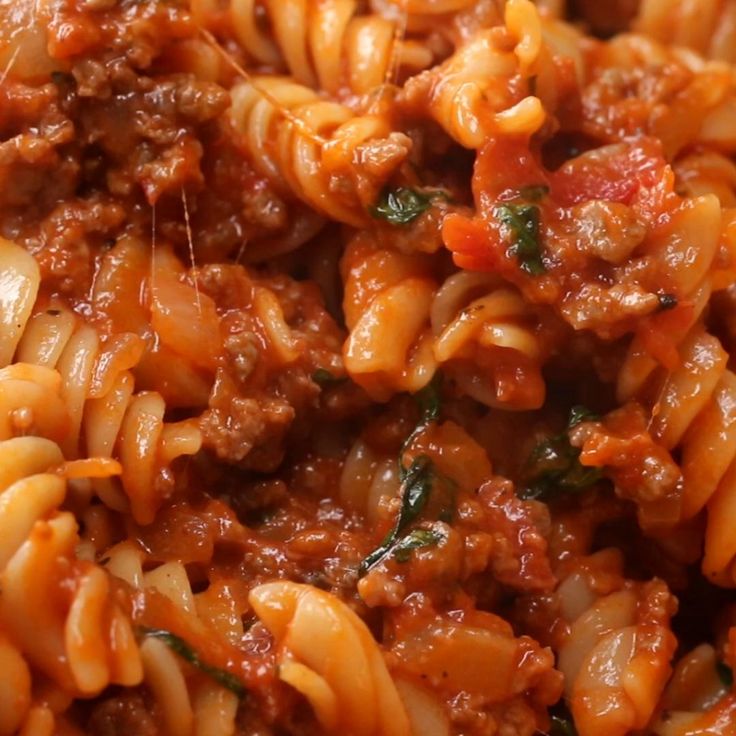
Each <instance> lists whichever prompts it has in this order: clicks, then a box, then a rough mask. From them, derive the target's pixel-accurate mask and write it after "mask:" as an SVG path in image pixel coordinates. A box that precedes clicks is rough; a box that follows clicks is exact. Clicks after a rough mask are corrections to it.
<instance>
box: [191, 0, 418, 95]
mask: <svg viewBox="0 0 736 736" xmlns="http://www.w3.org/2000/svg"><path fill="white" fill-rule="evenodd" d="M210 10H211V9H210V8H208V7H207V3H205V2H201V1H200V2H193V3H192V11H193V13H194V15H195V17H196V18H198V20H199V21H200V22H201V23H202V24H203V25H205V26H209V25H212V22H211V16H212V15H213V13H211V12H210ZM259 11H262V12H264V13H265V16H266V17H267V18H268V22H269V25H270V27H271V32H270V33H269V32H264V31H262V30H261V28H260V26H259V17H258V15H259ZM357 11H358V3H357V2H355V1H354V0H347V2H344V1H343V2H341V1H340V0H328V2H321V3H308V2H303V1H301V2H300V1H297V2H291V3H289V2H287V3H283V2H281V3H278V2H266V3H264V4H263V5H262V6H261V5H259V4H258V3H257V2H255V0H235V2H232V3H231V4H230V7H229V15H230V22H231V23H232V31H233V32H234V34H235V36H236V38H237V39H238V42H239V43H240V45H241V47H242V48H243V50H244V51H245V52H246V53H247V54H248V55H249V56H251V57H253V59H254V60H255V61H256V62H257V63H260V64H264V65H267V66H270V67H276V68H278V67H281V66H285V67H286V69H287V71H288V72H289V74H290V75H291V76H292V77H293V78H294V80H295V81H296V82H298V83H299V84H303V85H307V86H309V87H318V88H319V89H322V90H324V91H325V92H328V93H329V94H330V95H340V93H341V92H343V91H344V90H349V91H350V92H352V93H355V94H358V95H363V94H366V93H368V92H372V91H373V90H374V89H376V88H377V87H380V86H381V85H382V84H384V83H386V82H389V81H393V74H394V72H395V71H396V72H398V71H399V70H400V69H401V68H402V67H403V68H404V69H407V70H410V71H418V70H420V69H423V68H425V67H427V66H429V65H430V64H431V63H432V54H431V52H429V50H428V49H426V48H424V47H423V46H422V45H421V44H420V43H418V42H416V41H411V40H405V41H401V42H400V43H398V44H395V43H394V41H395V37H396V33H397V28H396V27H395V25H394V24H393V23H392V22H391V21H390V20H388V19H386V18H383V17H382V16H380V15H377V14H358V12H357ZM260 25H262V23H261V24H260Z"/></svg>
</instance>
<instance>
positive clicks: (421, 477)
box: [360, 455, 433, 575]
mask: <svg viewBox="0 0 736 736" xmlns="http://www.w3.org/2000/svg"><path fill="white" fill-rule="evenodd" d="M432 481H433V468H432V461H431V460H430V459H429V458H428V457H427V456H426V455H420V456H419V457H417V458H415V459H414V462H413V463H412V464H411V466H410V467H409V468H408V469H407V470H406V473H405V475H404V477H403V479H402V481H401V489H400V493H401V507H400V509H399V514H398V516H397V517H396V523H395V524H394V527H393V529H392V530H391V531H390V532H389V533H388V534H387V535H386V538H385V539H384V540H383V542H381V544H380V545H379V546H378V547H377V548H376V549H374V550H373V552H371V553H370V554H369V555H368V556H367V557H366V558H365V559H364V560H363V562H361V563H360V574H361V575H365V573H367V572H368V570H370V569H371V568H372V567H373V566H374V565H376V564H378V563H379V562H380V561H381V560H382V559H383V558H384V557H386V555H388V554H389V552H390V551H391V549H392V548H393V546H394V545H395V544H396V543H397V542H398V540H399V538H400V537H401V535H402V534H403V533H404V532H405V531H406V529H407V528H408V527H409V526H410V525H411V524H412V523H413V522H415V521H416V520H417V519H418V518H419V515H420V514H421V513H422V511H423V510H424V507H425V506H426V505H427V501H428V500H429V494H430V493H431V491H432Z"/></svg>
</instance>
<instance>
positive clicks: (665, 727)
mask: <svg viewBox="0 0 736 736" xmlns="http://www.w3.org/2000/svg"><path fill="white" fill-rule="evenodd" d="M734 708H736V702H735V701H734V697H733V695H732V694H731V693H729V691H728V687H727V686H726V685H725V684H724V682H723V681H722V680H721V678H720V677H719V676H718V658H717V653H716V650H715V649H714V647H713V646H711V645H710V644H700V645H699V646H697V647H695V648H694V649H692V650H690V651H689V652H687V653H686V654H685V655H684V656H682V657H681V658H680V659H679V660H678V662H677V664H676V665H675V668H674V672H673V674H672V679H671V680H670V682H669V683H668V685H667V688H666V690H665V693H664V695H663V697H662V713H661V714H660V715H659V717H658V718H657V720H656V722H655V723H654V725H653V728H652V731H653V733H655V734H657V736H687V735H688V734H696V733H698V732H700V733H707V732H708V731H709V730H712V731H716V732H717V731H718V729H719V728H720V727H721V724H723V723H729V722H731V721H732V720H733V713H734Z"/></svg>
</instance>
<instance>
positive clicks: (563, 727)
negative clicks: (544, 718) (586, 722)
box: [549, 716, 578, 736]
mask: <svg viewBox="0 0 736 736" xmlns="http://www.w3.org/2000/svg"><path fill="white" fill-rule="evenodd" d="M577 734H578V732H577V730H576V729H575V725H574V724H573V722H572V718H566V717H565V716H552V718H550V727H549V736H577Z"/></svg>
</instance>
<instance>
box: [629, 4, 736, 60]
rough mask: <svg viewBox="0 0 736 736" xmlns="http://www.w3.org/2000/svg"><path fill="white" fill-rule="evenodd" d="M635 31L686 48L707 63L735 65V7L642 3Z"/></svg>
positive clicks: (733, 5) (732, 5)
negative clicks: (729, 63)
mask: <svg viewBox="0 0 736 736" xmlns="http://www.w3.org/2000/svg"><path fill="white" fill-rule="evenodd" d="M633 27H634V29H635V30H637V31H639V32H641V33H646V34H648V35H650V36H652V37H653V38H656V39H657V40H658V41H663V42H666V43H671V44H675V45H677V46H687V47H688V48H691V49H693V50H694V51H697V52H698V53H700V54H702V55H703V56H705V57H707V58H710V59H719V60H722V61H728V62H731V63H733V62H735V61H736V46H735V45H734V42H735V41H736V3H734V2H733V1H732V0H708V1H707V2H704V3H703V2H697V3H696V2H689V1H688V0H678V1H677V2H675V3H671V2H662V0H643V2H641V3H640V5H639V13H638V16H637V17H636V19H635V20H634V22H633Z"/></svg>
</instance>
